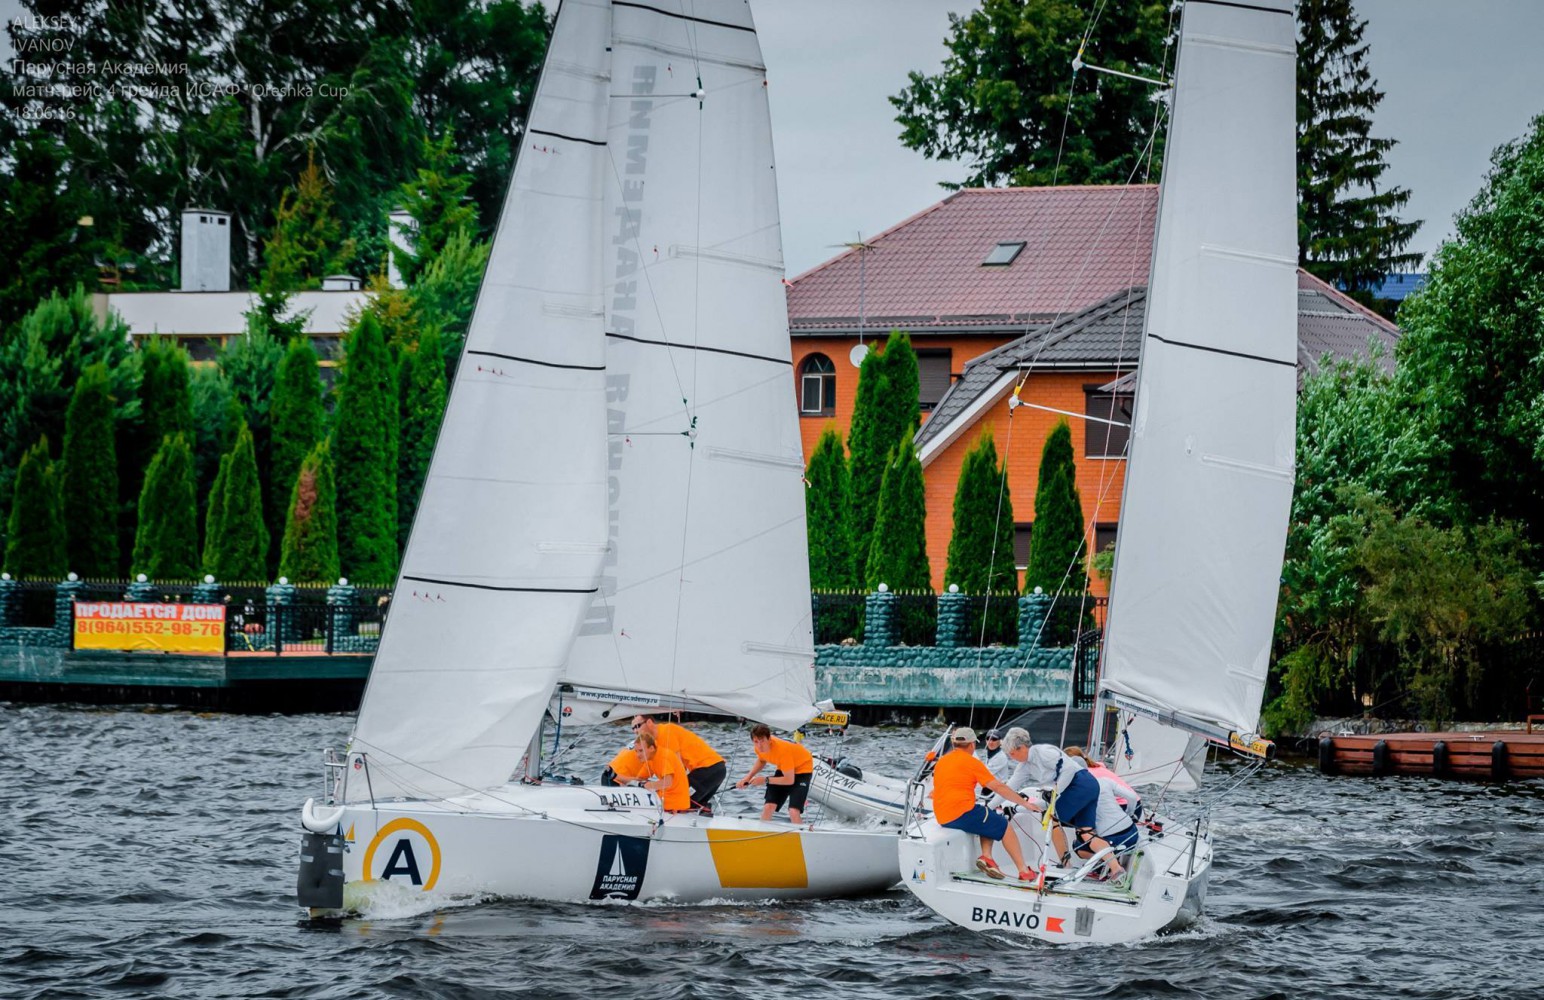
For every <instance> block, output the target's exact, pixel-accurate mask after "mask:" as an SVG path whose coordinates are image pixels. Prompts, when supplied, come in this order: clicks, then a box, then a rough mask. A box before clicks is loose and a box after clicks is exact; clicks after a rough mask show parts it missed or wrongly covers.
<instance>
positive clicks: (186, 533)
mask: <svg viewBox="0 0 1544 1000" xmlns="http://www.w3.org/2000/svg"><path fill="white" fill-rule="evenodd" d="M197 519H198V500H197V497H196V496H195V495H194V493H193V449H192V447H191V446H189V444H188V437H187V435H186V434H171V435H168V436H167V437H166V438H165V439H164V440H163V441H162V442H161V448H160V450H159V451H157V452H156V453H155V458H153V459H151V460H150V468H149V469H148V470H147V471H146V472H145V487H144V489H143V490H142V491H141V492H140V495H139V528H138V530H137V531H136V532H135V535H134V560H133V563H132V566H131V569H130V572H133V573H136V574H137V573H144V574H145V575H147V576H149V577H150V578H151V579H152V580H191V579H194V578H195V577H196V576H197V575H198V521H197Z"/></svg>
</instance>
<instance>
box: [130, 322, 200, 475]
mask: <svg viewBox="0 0 1544 1000" xmlns="http://www.w3.org/2000/svg"><path fill="white" fill-rule="evenodd" d="M141 345H142V346H141V348H140V352H139V371H140V375H139V410H140V420H141V421H142V423H143V427H144V439H145V441H146V442H147V446H146V447H145V448H144V449H143V452H142V454H143V455H144V456H145V458H146V459H148V458H149V457H150V456H152V455H154V454H155V453H156V452H157V451H158V450H159V449H160V447H161V442H162V441H163V440H164V439H165V438H166V436H167V435H169V434H186V435H189V436H190V438H189V439H190V440H191V435H192V434H193V394H192V389H191V376H190V375H189V373H188V352H187V351H185V350H183V349H182V347H181V346H179V345H178V344H177V343H176V342H175V341H172V340H170V339H168V338H165V337H149V338H146V339H145V340H143V341H141Z"/></svg>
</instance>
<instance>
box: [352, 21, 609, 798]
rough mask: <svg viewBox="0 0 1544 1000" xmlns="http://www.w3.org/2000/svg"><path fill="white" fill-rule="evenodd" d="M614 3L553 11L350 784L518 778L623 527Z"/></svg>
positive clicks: (444, 789)
mask: <svg viewBox="0 0 1544 1000" xmlns="http://www.w3.org/2000/svg"><path fill="white" fill-rule="evenodd" d="M610 32H611V8H610V4H609V3H606V2H595V0H590V2H586V0H565V2H564V4H563V6H562V10H561V12H560V14H559V16H558V18H557V23H556V26H555V28H554V30H553V36H552V41H551V46H550V49H549V52H548V56H547V62H546V66H545V68H544V70H543V72H542V77H541V82H540V85H539V86H538V88H537V92H536V95H535V98H534V101H533V104H532V108H531V114H530V118H529V122H528V129H527V132H526V134H525V136H524V138H523V141H522V145H521V148H520V153H519V158H518V161H517V163H516V166H515V170H514V176H513V178H512V180H511V183H510V191H509V195H508V197H507V199H506V201H505V204H504V208H503V213H502V215H501V216H500V218H499V225H498V231H497V234H496V235H495V237H494V242H493V249H492V254H491V256H490V258H489V261H488V269H487V273H486V275H485V276H484V278H483V284H482V289H481V292H480V294H479V296H478V301H477V308H476V311H475V314H474V316H473V318H472V323H471V328H470V330H469V331H468V334H467V340H466V346H465V350H464V353H463V355H462V358H461V364H460V368H459V370H458V371H457V373H456V379H455V383H454V386H453V389H452V392H451V396H450V402H449V405H448V407H447V409H446V413H445V420H444V425H443V427H442V429H441V431H440V436H439V440H438V442H437V444H436V446H435V451H434V458H433V461H432V463H431V465H430V467H429V473H428V480H427V482H426V484H425V487H424V492H423V498H422V501H421V503H420V505H419V508H418V513H417V519H416V520H415V522H414V525H413V533H412V537H411V539H410V541H409V543H408V548H407V553H406V555H405V557H404V559H403V566H402V575H401V576H400V577H399V578H398V581H397V588H396V592H395V594H394V595H393V598H392V602H391V611H390V615H389V618H388V622H387V626H386V630H385V634H384V635H383V636H382V638H381V646H380V650H379V652H378V653H377V655H376V658H375V666H374V668H373V670H372V671H371V675H370V683H369V687H368V688H367V690H366V692H365V697H364V702H363V704H362V705H361V707H360V711H359V721H358V723H357V725H356V727H355V731H354V739H353V744H352V749H353V750H354V751H356V752H359V753H364V754H366V755H368V757H369V760H370V769H369V775H370V781H369V783H368V785H367V784H366V782H364V781H356V782H351V783H349V784H348V792H349V798H350V799H352V800H356V801H357V800H359V799H361V798H364V797H365V796H366V795H373V796H374V797H375V798H387V797H392V796H412V797H433V796H438V795H446V794H453V793H456V792H459V791H463V790H465V789H466V788H485V787H490V786H493V785H496V784H499V783H501V782H503V781H505V780H506V779H507V778H508V777H509V775H510V772H511V771H512V770H513V769H514V767H515V766H516V764H517V763H518V761H519V759H520V756H521V754H522V753H523V752H524V750H525V748H526V746H527V744H528V743H529V741H530V739H531V737H532V735H533V733H535V731H536V729H537V726H538V725H539V724H540V719H541V715H542V712H543V711H544V710H545V708H546V705H547V702H548V699H549V697H550V695H551V692H552V689H553V686H554V684H555V683H556V681H557V678H558V676H559V673H560V671H561V668H562V665H563V662H564V659H565V657H566V655H567V653H568V650H569V647H570V645H571V643H572V641H573V636H574V634H575V632H576V630H577V629H578V626H579V623H580V621H581V620H582V619H583V616H584V613H585V611H586V610H587V609H588V607H589V606H590V602H591V600H592V598H593V596H594V593H595V591H596V589H597V586H598V580H599V576H600V569H601V563H602V560H603V555H604V551H605V545H606V474H605V462H606V454H605V447H606V428H605V409H604V375H605V373H604V365H605V341H604V336H603V334H604V326H603V315H604V310H603V305H602V298H601V283H602V277H601V273H600V266H601V261H602V254H601V247H602V244H603V241H604V240H605V239H606V238H607V236H608V235H609V232H606V231H603V229H602V225H603V221H604V220H603V218H602V212H603V210H604V208H605V206H606V202H605V199H604V198H603V197H602V190H603V187H604V186H605V185H606V184H608V183H610V181H611V164H610V159H609V158H608V157H607V155H606V148H605V145H604V143H605V140H606V111H607V103H608V101H607V94H608V83H609V80H608V60H607V53H606V46H607V43H608V40H609V38H610Z"/></svg>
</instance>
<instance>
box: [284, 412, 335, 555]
mask: <svg viewBox="0 0 1544 1000" xmlns="http://www.w3.org/2000/svg"><path fill="white" fill-rule="evenodd" d="M336 502H337V497H336V489H335V487H334V484H333V475H332V453H331V451H330V449H329V446H328V443H327V442H326V441H325V440H324V441H320V442H318V443H317V445H316V447H315V448H312V449H311V454H309V455H307V456H306V460H305V461H304V462H303V463H301V466H300V473H299V474H298V475H297V476H296V477H295V488H294V489H293V490H292V491H291V493H290V510H289V522H288V523H287V524H286V525H285V528H284V544H283V545H282V546H280V554H279V575H280V576H285V577H288V578H289V579H290V580H292V581H294V582H296V583H331V582H332V581H333V580H336V579H337V578H338V573H339V569H338V517H337V510H336V506H335V505H336Z"/></svg>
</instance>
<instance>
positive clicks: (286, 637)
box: [264, 576, 296, 653]
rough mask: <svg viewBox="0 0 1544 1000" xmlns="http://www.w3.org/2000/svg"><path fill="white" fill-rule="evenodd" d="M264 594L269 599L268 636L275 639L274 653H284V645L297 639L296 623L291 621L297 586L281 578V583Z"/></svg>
mask: <svg viewBox="0 0 1544 1000" xmlns="http://www.w3.org/2000/svg"><path fill="white" fill-rule="evenodd" d="M264 593H265V594H266V595H267V598H268V634H269V635H270V636H272V637H273V638H272V642H273V651H274V652H275V653H278V652H282V651H283V649H284V644H285V643H286V642H292V641H294V639H295V633H296V628H295V624H296V623H295V622H294V621H292V620H291V619H292V618H293V617H294V616H293V615H292V614H291V613H290V608H291V606H292V605H293V604H294V603H295V586H294V584H292V583H290V582H289V580H287V579H285V578H284V577H282V576H281V577H279V582H278V583H276V584H273V585H272V586H270V587H269V588H268V589H267V590H266V591H264Z"/></svg>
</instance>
